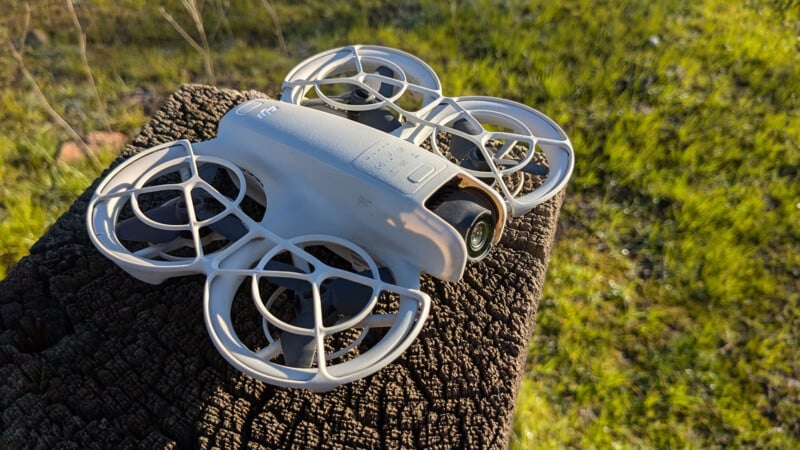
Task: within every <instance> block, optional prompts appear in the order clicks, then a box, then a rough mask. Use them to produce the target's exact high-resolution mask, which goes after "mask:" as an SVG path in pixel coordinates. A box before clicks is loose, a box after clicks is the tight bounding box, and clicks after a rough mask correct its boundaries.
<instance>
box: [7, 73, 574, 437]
mask: <svg viewBox="0 0 800 450" xmlns="http://www.w3.org/2000/svg"><path fill="white" fill-rule="evenodd" d="M259 96H263V94H259V93H257V92H252V91H251V92H246V93H240V92H236V91H231V90H220V89H216V88H212V87H208V86H200V85H190V86H185V87H183V88H181V89H180V90H179V91H177V92H176V93H175V94H174V95H173V96H172V97H170V98H169V99H168V100H167V101H166V102H165V104H164V105H163V106H162V108H161V110H160V111H159V112H158V113H156V114H155V116H154V117H153V120H152V121H151V122H150V123H149V124H148V125H147V126H146V127H145V128H144V129H143V130H142V132H141V133H140V135H139V136H138V137H137V138H136V139H135V140H134V142H133V143H132V144H131V145H130V146H128V147H127V148H126V149H125V151H124V152H123V155H122V156H121V158H120V160H118V161H117V163H118V162H119V161H121V160H122V159H123V158H125V157H127V156H130V155H131V154H133V153H136V152H138V151H141V150H143V149H146V148H148V147H151V146H153V145H156V144H159V143H163V142H168V141H172V140H175V139H181V138H186V139H189V140H191V141H201V140H207V139H210V138H212V137H213V136H214V135H215V133H216V123H217V121H218V120H219V118H220V117H221V116H222V115H223V114H224V113H225V112H226V111H227V110H228V109H230V108H231V107H232V106H233V105H235V104H238V103H240V102H242V101H244V100H246V99H249V98H253V97H259ZM95 184H96V182H95ZM93 189H94V186H92V187H90V188H89V189H87V191H86V192H85V193H84V194H83V195H82V196H81V197H80V198H79V199H78V200H76V201H75V203H74V204H73V206H72V208H71V209H70V210H69V211H68V212H67V213H65V214H64V215H63V216H62V217H61V218H60V219H59V220H58V221H57V223H56V224H55V225H53V227H52V228H51V229H50V230H49V231H48V232H47V233H46V234H45V235H44V236H42V238H41V239H40V240H39V241H38V242H37V243H36V244H35V245H34V246H33V247H32V248H31V254H30V256H28V257H26V258H24V259H23V260H22V261H20V262H19V264H18V265H17V266H16V268H15V269H14V270H13V271H12V272H11V273H10V274H9V276H8V277H7V278H6V279H5V280H3V281H2V282H0V410H1V411H2V412H1V413H0V430H2V435H0V448H4V447H10V448H28V447H31V448H53V447H61V448H111V447H113V448H120V447H122V448H124V447H140V446H142V447H146V448H173V447H175V448H186V447H189V448H191V447H198V446H199V447H213V446H218V447H222V448H236V447H250V448H261V447H264V448H313V447H354V448H392V449H393V448H505V447H507V445H508V439H509V432H510V428H511V422H512V418H513V410H514V404H515V400H516V396H517V391H518V389H519V385H520V382H521V377H522V374H523V371H524V368H525V357H526V352H527V348H528V342H529V338H530V335H531V333H532V332H533V328H534V324H535V315H536V308H537V304H538V301H539V298H540V294H541V287H542V283H543V281H544V275H545V271H546V268H547V263H548V259H549V254H550V248H551V244H552V242H553V237H554V233H555V226H556V219H557V216H558V211H559V207H560V204H561V200H562V196H561V195H559V196H557V197H556V198H555V199H553V200H551V201H548V202H546V203H545V204H543V205H540V206H539V207H537V208H536V209H535V210H534V211H533V212H531V213H530V214H527V215H526V216H524V217H522V218H519V219H515V220H513V221H512V222H510V223H509V225H508V228H507V231H506V233H505V235H504V237H503V240H502V242H501V243H500V245H499V246H498V247H497V248H496V249H495V250H493V251H492V253H491V254H490V256H489V257H488V258H487V259H485V260H484V261H482V262H481V263H479V264H472V265H470V266H468V268H467V272H466V274H465V275H464V278H463V279H462V281H460V282H459V283H444V282H440V281H438V280H433V279H431V278H430V277H423V279H422V288H423V290H424V291H426V292H427V293H429V294H430V295H431V297H432V299H433V307H432V310H431V314H430V318H429V319H428V322H427V323H426V325H425V327H424V329H423V331H422V332H421V334H420V336H419V338H418V339H417V340H416V342H415V343H414V344H413V345H412V346H411V347H410V348H409V349H408V350H407V351H406V352H405V353H404V354H403V355H402V356H401V357H400V358H399V359H398V360H396V361H395V363H393V364H391V365H389V366H388V367H387V368H385V369H383V370H381V371H380V372H378V373H377V374H375V375H373V376H371V377H368V378H366V379H363V380H360V381H358V382H355V383H352V384H349V385H345V386H342V387H340V388H337V389H335V390H333V391H331V392H328V393H325V394H314V393H311V392H307V391H303V390H292V389H282V388H275V387H272V386H270V385H266V384H264V383H261V382H259V381H256V380H253V379H252V378H250V377H248V376H246V375H244V374H241V373H239V372H238V371H236V370H235V369H233V368H232V367H230V366H229V365H228V364H227V363H226V362H225V361H224V360H223V359H222V357H221V356H220V355H219V354H218V353H217V351H216V350H215V349H214V346H213V345H212V343H211V341H210V339H209V338H208V337H207V335H206V329H205V325H204V323H203V316H202V286H203V279H202V277H199V276H198V277H188V278H178V279H173V280H168V281H167V282H165V283H164V284H162V285H158V286H151V285H148V284H146V283H143V282H140V281H137V280H135V279H133V278H131V277H129V276H128V275H127V274H125V273H124V272H122V270H120V269H119V268H117V267H116V266H115V265H114V264H113V263H112V262H111V261H110V260H108V259H106V258H104V257H103V256H102V255H101V254H100V253H99V252H98V251H97V250H95V248H94V247H93V246H92V244H91V243H90V241H89V238H88V236H87V234H86V230H85V225H84V223H85V218H84V213H85V210H86V204H87V202H88V200H89V198H90V197H91V193H92V191H93Z"/></svg>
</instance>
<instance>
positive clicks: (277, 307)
mask: <svg viewBox="0 0 800 450" xmlns="http://www.w3.org/2000/svg"><path fill="white" fill-rule="evenodd" d="M283 89H284V90H283V95H282V96H281V99H280V101H275V100H266V99H259V100H251V101H249V102H246V103H244V104H242V105H240V106H238V107H235V108H234V109H233V110H232V111H231V112H229V113H227V114H226V115H225V116H224V117H223V118H222V119H221V120H220V123H219V126H218V132H217V137H216V138H214V139H212V140H209V141H205V142H198V143H189V142H188V141H185V140H182V141H176V142H172V143H168V144H164V145H160V146H157V147H154V148H151V149H149V150H145V151H143V152H141V153H139V154H137V155H134V156H132V157H131V158H129V159H128V160H126V161H125V162H124V163H122V164H121V165H119V166H118V167H117V168H116V169H115V170H113V171H112V172H111V173H109V175H108V176H107V177H106V178H105V179H104V180H103V181H102V182H101V183H100V185H99V187H98V188H97V190H96V192H95V194H94V196H93V198H92V200H91V201H90V203H89V206H88V209H87V228H88V232H89V236H90V238H91V240H92V242H93V243H94V245H95V246H96V247H97V248H98V250H99V251H100V252H102V253H103V254H104V255H106V256H107V257H108V258H110V259H111V260H112V261H113V262H114V263H116V264H117V265H119V266H120V267H121V268H122V269H124V270H125V271H126V272H128V273H129V274H131V275H132V276H134V277H136V278H138V279H140V280H143V281H145V282H148V283H153V284H157V283H161V282H163V281H164V280H166V279H167V278H171V277H176V276H182V275H190V274H203V275H205V277H206V281H205V286H204V295H203V310H204V316H205V324H206V327H207V329H208V332H209V336H210V337H211V340H212V342H213V343H214V345H215V346H216V348H217V349H218V350H219V352H220V354H221V355H222V356H223V357H224V358H225V359H226V360H227V361H228V362H229V363H230V364H232V365H233V366H234V367H236V368H237V369H239V370H241V371H242V372H244V373H247V374H248V375H250V376H252V377H254V378H257V379H260V380H263V381H265V382H267V383H271V384H274V385H277V386H282V387H297V388H305V389H310V390H313V391H328V390H331V389H334V388H335V387H337V386H339V385H341V384H344V383H349V382H352V381H355V380H358V379H361V378H364V377H366V376H368V375H370V374H373V373H375V372H377V371H378V370H380V369H382V368H383V367H386V366H387V365H388V364H390V363H391V362H392V361H394V360H395V359H396V358H397V357H399V356H400V355H401V354H402V353H403V351H405V349H406V348H408V346H409V345H411V344H412V343H413V341H414V339H415V338H416V336H417V335H418V334H419V332H420V330H421V329H422V326H423V325H424V323H425V320H426V318H427V316H428V313H429V311H430V303H431V299H430V297H429V296H428V295H427V294H426V293H424V292H422V291H421V290H420V275H421V274H422V273H427V274H429V275H431V276H434V277H437V278H439V279H442V280H445V281H451V282H454V281H457V280H459V279H460V278H461V276H462V274H463V272H464V269H465V266H466V264H467V263H468V262H471V261H473V262H474V261H479V260H481V259H483V258H484V257H485V256H486V255H487V254H488V253H489V251H490V250H491V248H492V246H493V245H494V244H496V243H497V242H498V241H499V240H500V238H501V236H502V233H503V229H504V226H505V222H506V219H507V216H509V215H510V216H519V215H522V214H525V213H527V212H529V211H530V210H531V209H532V208H533V207H535V206H536V205H538V204H540V203H541V202H543V201H546V200H547V199H549V198H551V197H552V196H553V195H555V194H556V193H557V192H558V191H559V190H560V189H562V188H563V186H564V185H565V184H566V182H567V180H568V179H569V177H570V175H571V173H572V169H573V164H574V155H573V150H572V145H571V144H570V142H569V139H568V138H567V136H566V134H564V132H563V131H562V130H561V128H559V127H558V125H556V124H555V123H554V122H553V121H552V120H550V119H549V118H548V117H546V116H545V115H544V114H542V113H540V112H538V111H536V110H534V109H532V108H529V107H527V106H524V105H521V104H519V103H515V102H512V101H509V100H503V99H497V98H492V97H456V98H451V97H445V96H444V95H442V93H441V86H440V83H439V79H438V77H437V76H436V74H435V73H434V72H433V70H432V69H431V68H430V67H429V66H428V65H426V64H425V63H424V62H422V61H421V60H419V59H418V58H416V57H414V56H412V55H410V54H408V53H405V52H401V51H399V50H394V49H390V48H386V47H377V46H350V47H342V48H338V49H334V50H330V51H327V52H324V53H321V54H319V55H316V56H313V57H311V58H309V59H307V60H306V61H303V62H302V63H300V64H299V65H298V66H297V67H295V68H294V69H293V70H292V71H291V72H289V75H287V77H286V80H285V81H284V83H283ZM278 110H280V111H281V114H275V113H276V112H277V111H278ZM267 118H269V119H270V120H265V119H267Z"/></svg>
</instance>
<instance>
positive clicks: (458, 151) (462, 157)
mask: <svg viewBox="0 0 800 450" xmlns="http://www.w3.org/2000/svg"><path fill="white" fill-rule="evenodd" d="M452 127H453V128H455V129H456V130H458V131H463V132H464V133H467V134H470V135H473V136H477V135H478V134H480V133H481V131H483V129H482V128H481V127H480V126H478V125H476V124H475V123H473V122H471V121H469V120H467V119H466V118H461V119H458V120H456V121H455V122H453V124H452ZM450 154H451V155H452V156H453V157H454V158H456V159H458V160H459V161H460V163H459V165H460V166H461V167H463V168H465V169H467V170H474V171H476V172H491V170H492V169H491V167H489V163H488V162H487V161H486V158H484V157H483V155H482V154H481V152H480V150H478V146H477V145H475V144H474V143H473V142H472V141H470V140H468V139H466V138H463V137H461V136H458V135H453V137H452V139H451V140H450ZM492 161H493V162H494V164H495V165H496V166H498V167H499V168H501V170H502V168H503V167H514V166H517V165H519V161H516V160H513V159H506V158H493V159H492ZM520 170H521V171H522V172H525V173H529V174H531V175H541V176H545V175H547V173H548V171H549V169H548V168H547V167H545V166H542V165H540V164H528V165H525V166H523V167H522V168H520Z"/></svg>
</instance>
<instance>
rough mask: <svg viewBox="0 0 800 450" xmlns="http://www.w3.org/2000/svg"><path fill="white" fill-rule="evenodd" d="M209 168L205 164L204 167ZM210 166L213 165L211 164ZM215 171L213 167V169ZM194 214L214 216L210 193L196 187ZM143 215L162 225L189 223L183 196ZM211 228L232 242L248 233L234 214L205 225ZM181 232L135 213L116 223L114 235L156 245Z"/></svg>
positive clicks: (193, 193)
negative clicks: (141, 217) (144, 219)
mask: <svg viewBox="0 0 800 450" xmlns="http://www.w3.org/2000/svg"><path fill="white" fill-rule="evenodd" d="M206 167H208V166H206ZM212 168H213V167H212ZM214 170H215V171H216V169H214ZM192 200H193V206H194V211H195V216H196V217H197V220H198V221H203V220H207V219H210V218H212V217H214V216H216V215H217V214H218V213H215V212H214V211H212V210H211V209H210V208H209V206H208V203H210V202H209V201H210V200H213V197H212V196H211V194H208V193H207V192H205V191H203V190H200V189H195V190H194V191H193V192H192ZM145 215H146V216H147V217H148V218H149V219H151V220H153V221H155V222H158V223H162V224H165V225H181V224H187V223H189V212H188V209H187V207H186V201H185V200H184V199H183V198H174V199H171V200H169V201H167V202H166V203H164V204H162V205H161V206H159V207H156V208H153V209H151V210H148V211H147V212H146V213H145ZM208 227H209V228H210V229H211V230H212V231H215V232H216V233H218V234H220V235H221V236H223V237H224V238H225V239H228V240H230V241H235V240H238V239H239V238H241V237H242V236H244V235H245V234H246V233H247V228H245V226H244V225H243V224H242V223H241V221H239V219H237V218H236V217H235V216H231V215H228V216H226V217H223V218H222V219H220V220H217V221H214V222H213V223H211V224H209V226H208ZM180 235H181V230H167V229H162V228H157V227H154V226H151V225H148V224H146V223H145V222H144V221H143V220H142V219H140V218H139V217H137V216H133V217H130V218H128V219H125V220H122V221H120V222H119V223H117V237H118V238H119V239H122V240H126V241H132V242H152V243H156V244H160V243H164V242H169V241H172V240H174V239H176V238H178V237H179V236H180Z"/></svg>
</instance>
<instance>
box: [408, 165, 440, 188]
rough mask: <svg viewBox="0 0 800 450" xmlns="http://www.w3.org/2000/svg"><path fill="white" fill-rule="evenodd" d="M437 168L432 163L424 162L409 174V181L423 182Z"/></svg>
mask: <svg viewBox="0 0 800 450" xmlns="http://www.w3.org/2000/svg"><path fill="white" fill-rule="evenodd" d="M435 170H436V169H434V167H433V166H431V165H430V164H425V163H422V164H420V165H419V166H418V167H417V168H416V169H414V170H412V171H411V173H409V174H408V181H410V182H412V183H421V182H423V181H425V179H426V178H428V177H429V176H430V175H431V174H432V173H433V172H434V171H435Z"/></svg>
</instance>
